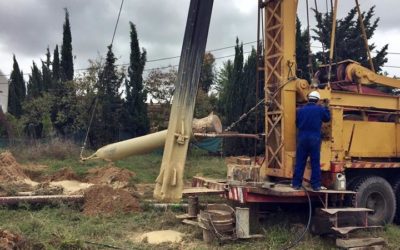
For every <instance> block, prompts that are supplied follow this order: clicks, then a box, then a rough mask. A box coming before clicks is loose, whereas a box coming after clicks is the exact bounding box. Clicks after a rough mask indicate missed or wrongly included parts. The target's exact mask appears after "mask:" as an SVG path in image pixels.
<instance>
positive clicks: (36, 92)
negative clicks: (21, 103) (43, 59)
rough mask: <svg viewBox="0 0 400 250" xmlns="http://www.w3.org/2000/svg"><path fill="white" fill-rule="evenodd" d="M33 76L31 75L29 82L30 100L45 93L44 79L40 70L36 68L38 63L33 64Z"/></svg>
mask: <svg viewBox="0 0 400 250" xmlns="http://www.w3.org/2000/svg"><path fill="white" fill-rule="evenodd" d="M31 69H32V74H31V75H29V81H28V98H30V99H32V98H36V97H39V96H40V95H41V92H42V91H43V77H42V73H41V72H40V70H39V68H38V67H37V66H36V63H35V62H33V65H32V68H31Z"/></svg>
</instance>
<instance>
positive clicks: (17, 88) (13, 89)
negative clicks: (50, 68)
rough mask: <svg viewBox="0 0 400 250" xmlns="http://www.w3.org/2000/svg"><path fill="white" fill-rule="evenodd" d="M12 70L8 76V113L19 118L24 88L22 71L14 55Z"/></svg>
mask: <svg viewBox="0 0 400 250" xmlns="http://www.w3.org/2000/svg"><path fill="white" fill-rule="evenodd" d="M13 61H14V62H13V70H12V72H11V76H10V83H9V84H10V85H9V95H8V113H10V114H12V115H13V116H15V117H17V118H19V117H20V116H21V115H22V102H23V101H24V99H25V96H26V87H25V81H24V77H23V73H22V71H20V69H19V65H18V62H17V59H16V58H15V55H14V56H13Z"/></svg>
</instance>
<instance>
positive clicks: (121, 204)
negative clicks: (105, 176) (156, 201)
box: [83, 185, 140, 215]
mask: <svg viewBox="0 0 400 250" xmlns="http://www.w3.org/2000/svg"><path fill="white" fill-rule="evenodd" d="M137 211H140V207H139V202H138V200H137V199H136V198H135V197H133V196H132V195H131V194H130V193H129V192H127V191H125V190H123V189H113V188H112V187H110V186H104V185H95V186H92V187H90V188H88V189H87V190H86V191H85V194H84V205H83V213H84V214H85V215H99V214H102V215H114V214H117V213H121V212H122V213H128V212H137Z"/></svg>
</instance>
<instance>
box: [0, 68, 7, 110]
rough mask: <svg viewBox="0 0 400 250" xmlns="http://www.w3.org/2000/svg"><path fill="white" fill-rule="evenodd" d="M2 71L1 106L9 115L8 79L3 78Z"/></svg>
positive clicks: (0, 85)
mask: <svg viewBox="0 0 400 250" xmlns="http://www.w3.org/2000/svg"><path fill="white" fill-rule="evenodd" d="M3 75H4V74H3V72H2V71H1V70H0V105H1V108H2V109H3V112H4V113H7V108H8V79H7V78H6V77H5V76H3Z"/></svg>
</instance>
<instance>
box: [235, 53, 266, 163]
mask: <svg viewBox="0 0 400 250" xmlns="http://www.w3.org/2000/svg"><path fill="white" fill-rule="evenodd" d="M256 72H257V51H256V50H255V49H254V48H252V50H251V53H250V55H249V57H248V58H247V59H246V63H245V64H244V67H243V80H242V85H243V91H242V93H243V97H244V98H245V99H244V104H243V109H242V113H245V112H248V111H249V110H250V109H252V108H253V107H254V106H255V105H256V104H257V102H259V101H260V100H262V99H263V98H264V82H263V78H262V74H260V76H259V79H258V80H259V84H258V85H257V73H256ZM257 87H258V99H256V91H257ZM256 120H257V122H256ZM256 126H257V127H256ZM237 129H238V130H239V131H241V132H243V133H249V134H254V133H261V132H263V131H264V105H260V106H258V107H257V109H256V110H255V111H253V112H251V113H249V115H248V116H247V117H246V118H245V119H243V120H242V121H241V122H240V123H239V124H238V128H237ZM254 142H255V141H254V139H240V145H241V148H240V152H239V153H240V154H246V155H253V154H254ZM262 152H264V143H258V144H257V153H262Z"/></svg>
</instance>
